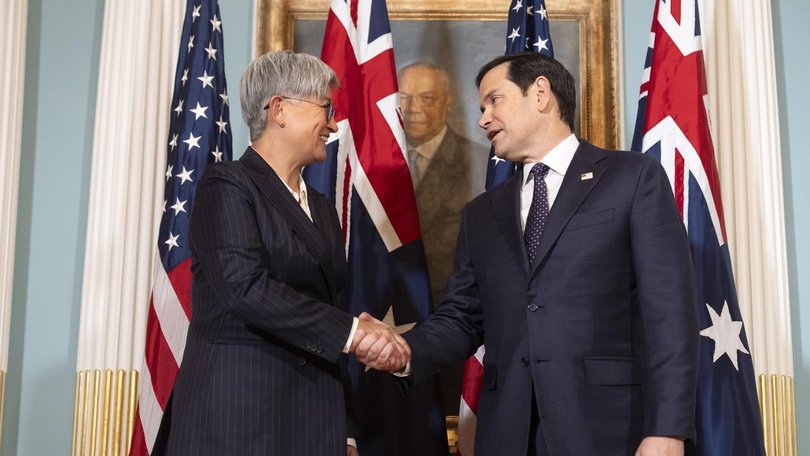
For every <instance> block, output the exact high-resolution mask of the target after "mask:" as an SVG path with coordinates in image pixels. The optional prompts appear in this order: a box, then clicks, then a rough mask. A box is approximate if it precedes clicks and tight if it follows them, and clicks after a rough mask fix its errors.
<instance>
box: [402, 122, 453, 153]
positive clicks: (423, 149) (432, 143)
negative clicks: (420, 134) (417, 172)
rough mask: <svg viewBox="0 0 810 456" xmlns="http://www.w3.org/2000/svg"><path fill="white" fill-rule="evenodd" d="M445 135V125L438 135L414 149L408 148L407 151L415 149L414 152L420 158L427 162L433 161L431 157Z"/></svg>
mask: <svg viewBox="0 0 810 456" xmlns="http://www.w3.org/2000/svg"><path fill="white" fill-rule="evenodd" d="M446 134H447V124H445V125H444V127H442V130H441V131H440V132H439V134H438V135H436V136H434V137H432V138H430V139H429V140H427V141H425V142H423V143H422V144H420V145H418V146H416V147H413V146H411V147H409V149H415V150H416V152H417V153H418V154H419V155H421V156H422V158H424V159H425V160H427V161H430V160H432V159H433V156H434V155H436V151H437V150H439V146H440V145H441V144H442V141H444V136H445V135H446Z"/></svg>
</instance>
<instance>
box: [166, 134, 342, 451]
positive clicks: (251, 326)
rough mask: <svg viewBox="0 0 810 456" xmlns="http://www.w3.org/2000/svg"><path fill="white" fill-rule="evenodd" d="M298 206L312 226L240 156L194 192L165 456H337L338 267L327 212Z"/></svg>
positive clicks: (251, 160) (262, 171)
mask: <svg viewBox="0 0 810 456" xmlns="http://www.w3.org/2000/svg"><path fill="white" fill-rule="evenodd" d="M308 196H309V198H308V199H309V206H310V209H311V212H312V217H313V219H314V223H313V222H311V221H310V220H309V219H308V218H307V216H306V214H305V213H304V211H303V210H302V209H301V207H300V206H298V204H297V203H296V202H295V200H294V198H293V196H292V194H291V193H290V192H289V190H288V189H287V187H286V186H285V185H284V183H283V182H282V181H281V180H280V179H279V177H278V176H277V175H276V173H275V172H274V171H273V169H272V168H270V166H268V165H267V164H266V163H265V162H264V160H263V159H262V158H261V157H260V156H259V155H258V154H257V153H256V152H255V151H254V150H253V149H250V148H249V149H248V150H247V151H246V152H245V154H244V155H243V156H242V158H241V159H240V160H239V162H231V163H223V164H217V165H215V166H212V167H211V168H209V170H208V171H207V172H206V174H205V176H204V177H203V179H202V181H201V182H200V184H199V187H198V189H197V200H196V202H195V204H194V209H193V212H192V215H191V217H192V218H191V228H190V239H191V240H190V242H191V250H192V267H191V268H192V273H193V280H192V318H191V325H190V328H189V332H188V340H187V343H186V349H185V353H184V356H183V363H182V366H181V368H180V373H179V376H178V378H177V382H176V385H175V390H174V396H173V404H172V411H171V422H170V426H169V427H168V450H167V454H172V455H194V456H200V455H212V456H213V455H226V454H227V455H237V454H238V455H297V454H301V455H303V454H308V455H309V454H311V455H315V454H317V455H334V456H337V455H341V456H345V455H346V437H347V436H348V435H349V433H350V432H351V430H349V429H348V428H349V425H348V424H347V405H346V402H345V397H346V395H345V392H346V390H345V388H346V387H347V383H346V378H344V377H346V376H345V372H346V371H345V369H342V368H341V364H343V361H345V356H344V355H342V353H341V352H342V350H343V346H344V344H345V343H346V340H347V339H348V337H349V332H350V330H351V326H352V317H351V316H350V315H349V314H348V313H346V312H343V311H341V310H339V308H340V307H342V306H344V305H345V285H346V262H345V257H344V253H343V252H344V251H343V247H342V246H343V243H342V241H341V235H340V228H339V224H338V220H337V215H336V213H335V211H334V208H333V207H332V206H331V205H330V204H329V203H328V201H327V200H326V199H325V198H324V197H323V196H322V195H320V194H318V193H317V192H315V191H314V190H312V189H308Z"/></svg>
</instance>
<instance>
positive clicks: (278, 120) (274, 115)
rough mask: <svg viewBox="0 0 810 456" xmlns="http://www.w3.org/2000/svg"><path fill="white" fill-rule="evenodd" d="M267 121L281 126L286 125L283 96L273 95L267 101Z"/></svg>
mask: <svg viewBox="0 0 810 456" xmlns="http://www.w3.org/2000/svg"><path fill="white" fill-rule="evenodd" d="M267 122H269V123H271V124H275V125H277V126H279V127H281V128H284V127H285V126H287V124H286V123H285V115H284V98H282V97H280V96H273V97H271V98H270V101H268V102H267Z"/></svg>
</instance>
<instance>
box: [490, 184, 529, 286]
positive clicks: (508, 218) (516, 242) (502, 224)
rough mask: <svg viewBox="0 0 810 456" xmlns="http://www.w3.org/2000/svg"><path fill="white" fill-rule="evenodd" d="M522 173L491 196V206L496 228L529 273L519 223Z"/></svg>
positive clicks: (527, 257) (527, 258)
mask: <svg viewBox="0 0 810 456" xmlns="http://www.w3.org/2000/svg"><path fill="white" fill-rule="evenodd" d="M522 180H523V173H522V172H518V173H516V174H515V175H514V176H512V177H510V178H509V179H507V181H506V182H505V183H504V184H503V185H502V186H501V187H500V188H498V189H496V190H495V191H494V193H493V194H492V206H493V210H494V211H495V219H496V220H497V221H498V227H499V228H500V230H501V233H503V235H504V237H505V238H506V242H507V244H509V247H510V248H511V249H512V253H514V254H515V255H516V256H517V258H518V262H519V263H520V264H521V265H522V266H523V270H524V271H526V272H527V273H528V272H529V256H528V255H527V254H526V244H525V243H524V242H523V230H522V229H521V226H520V225H521V223H520V184H521V182H522Z"/></svg>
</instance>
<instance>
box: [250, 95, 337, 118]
mask: <svg viewBox="0 0 810 456" xmlns="http://www.w3.org/2000/svg"><path fill="white" fill-rule="evenodd" d="M281 98H283V99H285V100H295V101H303V102H304V103H309V104H311V105H315V106H317V107H319V108H326V121H327V122H329V121H331V120H332V119H334V118H335V107H334V106H332V100H326V103H324V104H320V103H315V102H314V101H309V100H304V99H303V98H295V97H281ZM262 109H264V110H265V111H267V110H268V109H270V103H267V104H266V105H264V108H262Z"/></svg>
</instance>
